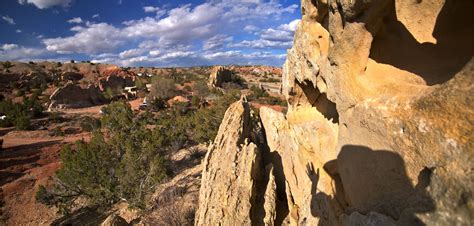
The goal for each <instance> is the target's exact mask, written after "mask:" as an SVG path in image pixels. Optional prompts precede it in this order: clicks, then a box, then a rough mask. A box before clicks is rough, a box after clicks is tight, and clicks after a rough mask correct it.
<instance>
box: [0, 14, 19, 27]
mask: <svg viewBox="0 0 474 226" xmlns="http://www.w3.org/2000/svg"><path fill="white" fill-rule="evenodd" d="M2 19H3V20H4V21H6V22H7V23H9V24H11V25H15V24H16V23H15V20H13V18H11V17H9V16H7V15H5V16H2Z"/></svg>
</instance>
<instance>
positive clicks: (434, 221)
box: [200, 0, 474, 225]
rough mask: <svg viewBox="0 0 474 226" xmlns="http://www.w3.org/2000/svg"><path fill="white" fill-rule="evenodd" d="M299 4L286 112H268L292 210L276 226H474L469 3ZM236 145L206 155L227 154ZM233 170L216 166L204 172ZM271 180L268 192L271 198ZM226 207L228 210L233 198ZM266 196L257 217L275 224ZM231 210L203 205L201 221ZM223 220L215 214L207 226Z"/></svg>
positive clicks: (279, 186) (267, 126) (272, 152)
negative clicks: (299, 14) (206, 214)
mask: <svg viewBox="0 0 474 226" xmlns="http://www.w3.org/2000/svg"><path fill="white" fill-rule="evenodd" d="M301 5H302V15H303V18H302V20H301V22H300V23H299V25H298V27H297V29H296V33H295V39H294V45H293V47H292V48H291V49H290V50H289V51H288V54H287V61H286V62H285V65H284V67H283V80H282V93H283V94H284V95H285V97H286V99H287V101H288V112H287V113H286V114H283V113H280V112H276V111H274V110H272V109H270V108H265V107H262V108H261V109H260V117H261V122H262V124H263V128H264V134H265V137H266V138H265V139H264V144H262V145H260V146H263V147H266V149H265V148H264V149H263V151H261V158H262V159H263V162H264V163H268V162H270V163H271V165H272V166H274V169H275V170H274V175H275V182H276V183H275V185H276V186H275V187H276V190H277V196H278V199H277V200H276V201H275V202H277V203H278V202H279V201H280V202H281V201H282V200H284V201H285V203H284V206H283V207H282V205H281V203H280V204H279V205H276V206H277V207H279V209H285V208H287V211H280V212H279V211H277V210H275V211H274V213H275V216H276V217H275V218H279V219H285V220H284V221H275V224H276V225H280V224H285V223H289V224H291V225H423V224H427V225H472V224H473V223H474V217H473V216H474V200H473V194H474V174H473V172H472V163H473V160H474V152H473V150H474V146H473V144H474V139H473V138H474V135H473V134H472V131H474V110H473V109H474V99H473V96H474V86H473V84H474V76H473V73H474V60H472V53H473V47H474V46H473V43H472V40H473V38H474V37H473V36H474V30H472V28H473V27H474V24H473V23H474V20H473V15H472V13H471V12H472V10H473V9H474V8H473V3H472V2H470V1H449V0H446V1H441V0H437V1H418V2H412V1H408V0H396V1H389V0H384V1H358V0H356V1H338V2H335V1H333V2H330V1H329V2H328V1H322V0H316V1H309V0H302V4H301ZM421 9H423V10H421ZM228 124H229V123H228V122H227V121H223V125H221V127H222V126H224V125H228ZM236 125H237V124H236ZM234 126H235V125H234ZM232 128H233V131H239V130H243V128H244V127H240V128H234V127H232ZM220 132H222V131H220ZM234 137H236V136H234ZM218 138H219V136H218ZM216 141H217V140H216ZM228 144H229V143H222V144H221V145H219V146H218V147H216V146H214V148H213V149H210V150H212V152H213V153H221V152H222V153H226V150H228V149H229V147H232V146H228ZM234 146H235V145H234ZM232 163H233V161H229V160H228V159H225V158H220V160H219V161H217V160H216V161H209V162H207V163H206V164H207V165H206V167H207V168H216V169H217V168H220V167H222V166H224V165H232ZM246 167H250V166H246ZM261 171H262V172H266V171H265V170H263V169H262V170H261ZM226 177H227V174H222V171H218V170H217V171H215V174H213V178H226ZM268 177H269V176H268V173H265V174H264V175H263V176H262V178H263V179H262V181H263V182H262V183H264V184H265V183H266V184H267V185H266V187H269V188H271V187H272V185H271V184H268V182H267V181H271V180H268V179H266V178H268ZM203 179H204V178H203ZM257 179H258V178H253V180H257ZM212 182H213V183H214V184H212V185H211V184H209V185H207V183H209V181H208V180H203V181H202V183H203V184H202V188H201V189H202V190H201V192H202V193H206V192H211V191H212V194H216V193H217V194H219V192H222V191H220V190H217V189H219V188H218V187H217V186H215V185H216V184H218V183H217V182H216V181H215V180H212ZM240 183H242V181H241V180H235V181H231V180H229V181H228V183H227V184H226V185H227V187H233V186H239V184H240ZM206 186H213V188H212V189H211V190H209V191H208V189H210V188H208V187H206ZM282 190H283V192H282ZM223 191H224V194H229V193H225V191H227V190H225V189H224V190H223ZM278 191H279V192H278ZM281 193H283V194H284V196H286V198H281ZM269 194H271V192H269ZM264 196H265V197H267V196H266V195H264ZM206 197H207V196H202V199H200V202H206V201H205V200H206ZM220 197H221V198H222V197H223V198H222V199H221V201H223V203H225V202H224V201H225V200H226V199H225V198H227V196H225V195H222V196H220ZM230 197H232V196H229V198H227V199H231V198H230ZM268 197H269V198H266V199H265V200H264V203H265V204H264V206H265V208H261V209H264V211H266V212H270V213H269V214H267V213H262V215H265V222H268V224H272V221H271V219H272V217H269V218H268V219H267V217H266V216H272V213H271V212H272V209H273V208H271V205H270V204H271V203H272V202H273V201H271V200H272V198H271V197H272V196H271V195H269V196H268ZM250 205H251V206H250V208H259V206H258V204H253V203H250ZM226 207H227V206H226V205H225V204H222V205H214V206H212V208H210V206H201V208H204V210H203V209H200V212H207V211H214V210H219V209H221V208H226ZM247 207H248V204H247ZM276 209H278V208H276ZM221 213H222V212H221ZM224 215H225V214H224ZM214 217H216V218H214ZM260 217H261V216H260ZM220 218H225V216H222V215H208V218H207V219H209V220H208V221H207V222H216V221H213V220H216V219H220ZM256 218H258V217H256ZM252 219H255V216H254V218H252ZM228 220H229V221H231V220H234V219H233V218H228ZM235 220H237V219H235ZM239 220H240V219H239ZM235 222H237V224H249V222H242V221H235ZM233 223H234V222H233ZM251 223H253V222H251Z"/></svg>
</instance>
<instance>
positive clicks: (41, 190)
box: [35, 185, 54, 204]
mask: <svg viewBox="0 0 474 226" xmlns="http://www.w3.org/2000/svg"><path fill="white" fill-rule="evenodd" d="M35 199H36V201H37V202H39V203H43V204H52V202H53V199H54V195H53V194H51V193H50V192H49V191H48V190H47V189H46V187H45V186H43V185H40V186H39V187H38V190H37V191H36V195H35Z"/></svg>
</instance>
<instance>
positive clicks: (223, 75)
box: [207, 66, 232, 88]
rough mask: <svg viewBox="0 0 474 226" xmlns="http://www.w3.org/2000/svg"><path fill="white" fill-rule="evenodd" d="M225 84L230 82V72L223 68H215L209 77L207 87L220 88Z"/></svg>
mask: <svg viewBox="0 0 474 226" xmlns="http://www.w3.org/2000/svg"><path fill="white" fill-rule="evenodd" d="M225 82H232V71H230V70H228V69H226V68H225V67H223V66H215V67H214V68H213V69H212V71H211V74H210V75H209V81H208V83H207V85H208V86H209V87H211V88H222V84H223V83H225Z"/></svg>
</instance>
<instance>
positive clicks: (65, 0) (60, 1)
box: [18, 0, 72, 9]
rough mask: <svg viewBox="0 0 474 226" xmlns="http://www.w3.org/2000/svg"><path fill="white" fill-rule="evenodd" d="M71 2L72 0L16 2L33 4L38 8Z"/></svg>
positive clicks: (20, 0) (64, 5) (27, 0)
mask: <svg viewBox="0 0 474 226" xmlns="http://www.w3.org/2000/svg"><path fill="white" fill-rule="evenodd" d="M71 2H72V0H18V3H20V4H22V5H24V4H33V5H35V6H36V7H38V8H39V9H46V8H49V7H53V6H62V7H68V6H69V5H70V4H71Z"/></svg>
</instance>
